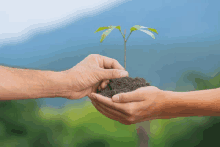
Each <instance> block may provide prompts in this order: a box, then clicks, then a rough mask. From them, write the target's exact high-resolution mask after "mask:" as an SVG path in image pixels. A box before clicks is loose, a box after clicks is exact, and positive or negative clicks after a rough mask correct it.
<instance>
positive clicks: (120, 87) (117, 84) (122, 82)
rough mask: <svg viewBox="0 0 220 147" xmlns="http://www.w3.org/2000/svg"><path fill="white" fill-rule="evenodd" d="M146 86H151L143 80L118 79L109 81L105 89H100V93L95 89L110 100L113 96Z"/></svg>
mask: <svg viewBox="0 0 220 147" xmlns="http://www.w3.org/2000/svg"><path fill="white" fill-rule="evenodd" d="M146 86H151V85H150V83H147V82H146V80H145V79H143V78H139V77H136V78H131V77H123V78H118V79H110V80H109V83H108V84H107V87H106V88H105V89H101V90H100V91H99V90H98V89H97V93H99V94H101V95H103V96H106V97H109V98H112V96H113V95H116V94H118V93H125V92H130V91H134V90H136V89H138V88H140V87H146Z"/></svg>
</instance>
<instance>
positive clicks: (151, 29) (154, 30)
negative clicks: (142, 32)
mask: <svg viewBox="0 0 220 147" xmlns="http://www.w3.org/2000/svg"><path fill="white" fill-rule="evenodd" d="M147 29H148V30H150V31H152V32H154V33H157V34H158V32H157V30H156V29H154V28H147Z"/></svg>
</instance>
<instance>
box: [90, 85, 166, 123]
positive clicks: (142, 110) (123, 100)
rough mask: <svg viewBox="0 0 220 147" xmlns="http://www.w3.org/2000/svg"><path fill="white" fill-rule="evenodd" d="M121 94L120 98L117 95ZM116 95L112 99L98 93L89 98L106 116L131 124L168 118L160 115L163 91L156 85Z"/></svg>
mask: <svg viewBox="0 0 220 147" xmlns="http://www.w3.org/2000/svg"><path fill="white" fill-rule="evenodd" d="M117 95H118V96H119V99H117V98H116V96H117ZM117 95H114V96H113V97H112V99H110V98H108V97H105V96H102V95H100V94H97V93H92V94H91V95H90V96H89V98H90V99H91V101H92V104H93V105H94V106H95V108H96V109H97V110H98V111H99V112H100V113H102V114H103V115H105V116H106V117H108V118H110V119H113V120H116V121H119V122H120V123H122V124H125V125H130V124H135V123H138V122H142V121H146V120H153V119H161V118H168V117H163V116H160V114H161V108H162V107H163V102H164V97H163V91H162V90H160V89H158V88H157V87H154V86H148V87H141V88H138V89H136V90H135V91H131V92H127V93H120V94H117Z"/></svg>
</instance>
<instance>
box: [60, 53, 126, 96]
mask: <svg viewBox="0 0 220 147" xmlns="http://www.w3.org/2000/svg"><path fill="white" fill-rule="evenodd" d="M122 71H123V72H125V75H122V76H121V75H120V73H121V72H122ZM62 72H63V73H64V75H65V79H66V80H68V85H69V89H68V91H70V92H69V94H67V95H69V96H66V98H67V99H80V98H83V97H85V96H88V95H90V94H91V93H92V92H96V90H97V88H99V89H100V88H104V87H105V86H106V85H107V84H108V83H109V79H115V78H121V77H126V76H128V72H127V71H125V69H124V68H123V67H122V66H121V65H120V64H119V62H118V61H117V60H115V59H112V58H109V57H105V56H101V55H99V54H91V55H89V56H88V57H86V58H85V59H84V60H83V61H81V62H80V63H78V64H77V65H76V66H74V67H72V68H71V69H69V70H66V71H62Z"/></svg>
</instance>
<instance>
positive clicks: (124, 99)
mask: <svg viewBox="0 0 220 147" xmlns="http://www.w3.org/2000/svg"><path fill="white" fill-rule="evenodd" d="M143 100H145V98H144V97H143V95H142V94H141V91H138V90H136V91H131V92H126V93H120V94H116V95H114V96H113V97H112V101H113V102H116V103H128V102H139V101H143Z"/></svg>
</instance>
